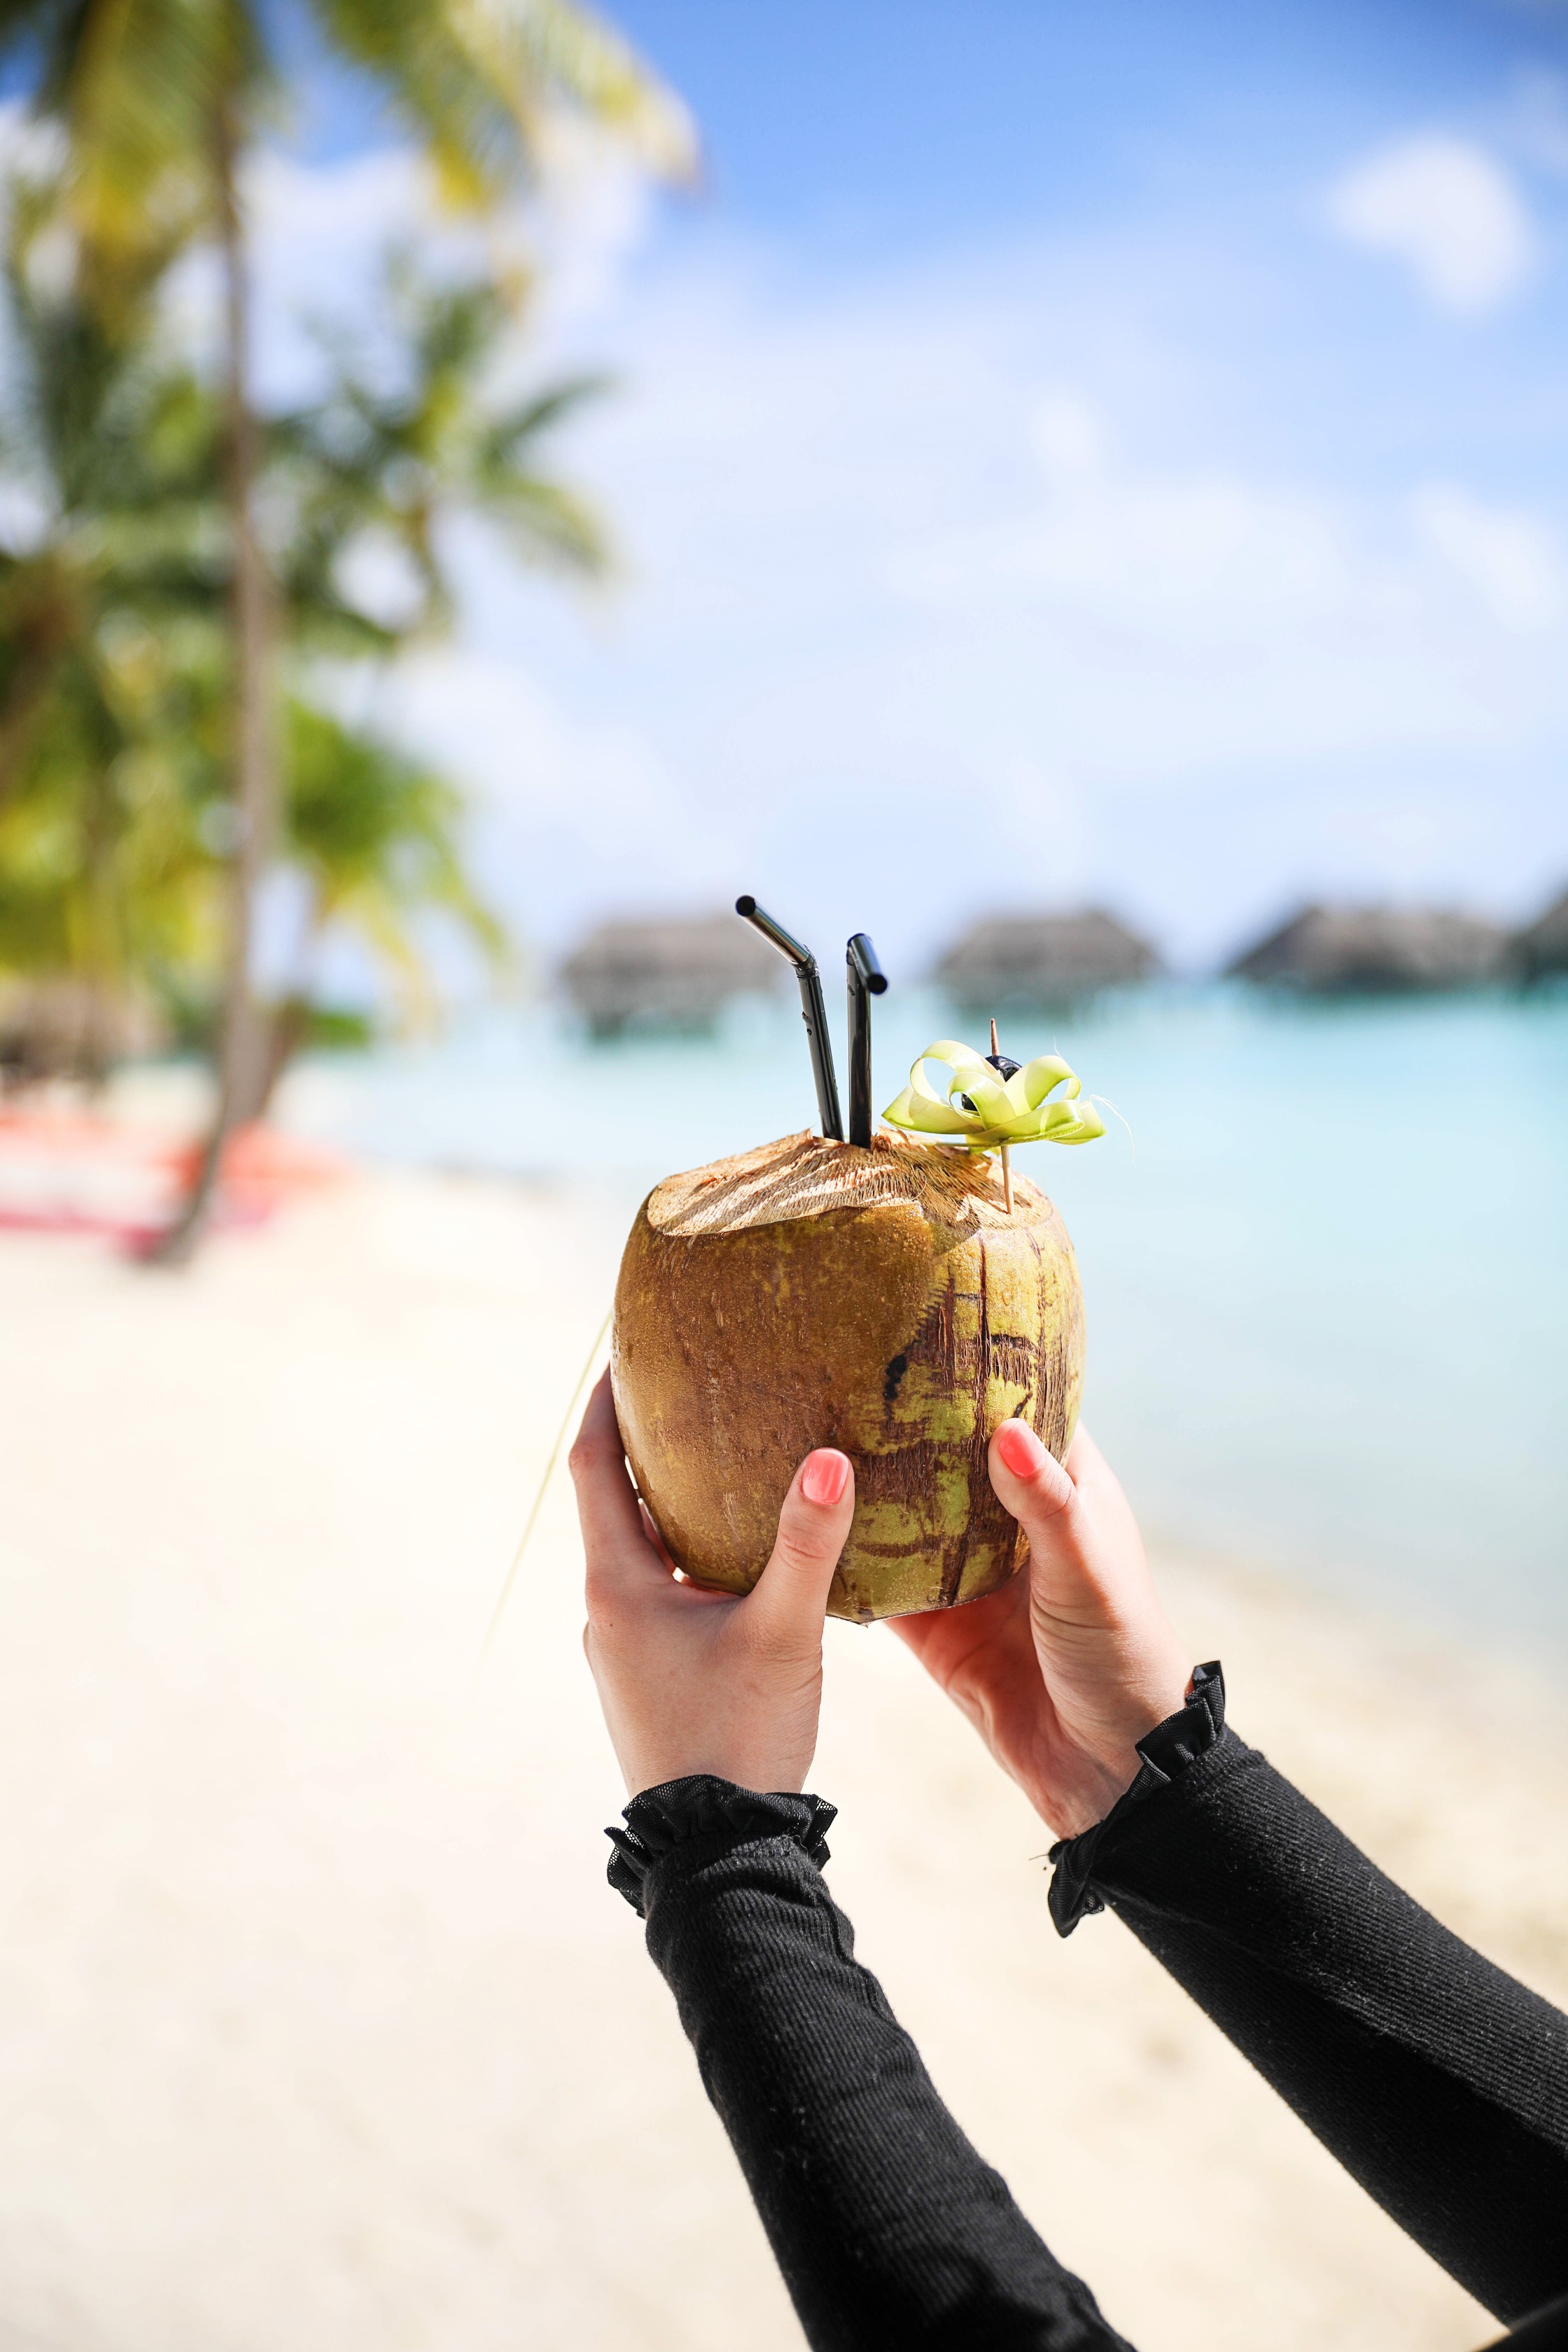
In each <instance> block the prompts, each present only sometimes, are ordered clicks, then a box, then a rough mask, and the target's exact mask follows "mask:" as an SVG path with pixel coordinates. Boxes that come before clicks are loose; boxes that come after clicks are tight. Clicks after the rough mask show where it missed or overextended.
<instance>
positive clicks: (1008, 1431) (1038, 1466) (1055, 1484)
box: [987, 1421, 1077, 1536]
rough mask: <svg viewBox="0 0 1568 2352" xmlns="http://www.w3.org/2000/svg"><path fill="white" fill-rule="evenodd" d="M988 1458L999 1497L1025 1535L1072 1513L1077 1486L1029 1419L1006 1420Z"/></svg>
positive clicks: (993, 1442) (997, 1497)
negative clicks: (1048, 1449) (1038, 1435)
mask: <svg viewBox="0 0 1568 2352" xmlns="http://www.w3.org/2000/svg"><path fill="white" fill-rule="evenodd" d="M987 1461H988V1464H989V1467H990V1471H991V1484H992V1486H993V1487H994V1489H995V1492H996V1499H997V1501H998V1502H999V1503H1001V1504H1002V1505H1003V1506H1004V1507H1005V1509H1007V1510H1009V1511H1011V1512H1012V1514H1013V1517H1015V1518H1016V1520H1017V1522H1018V1525H1019V1526H1020V1527H1021V1528H1023V1530H1024V1533H1025V1534H1026V1536H1032V1535H1033V1534H1034V1533H1035V1531H1037V1530H1038V1531H1040V1532H1042V1533H1043V1532H1044V1531H1045V1529H1046V1528H1048V1527H1050V1526H1051V1525H1052V1523H1053V1522H1054V1521H1058V1520H1060V1519H1061V1518H1062V1517H1063V1516H1064V1515H1065V1514H1068V1513H1070V1512H1071V1510H1072V1507H1073V1505H1074V1503H1075V1501H1076V1499H1077V1490H1076V1488H1075V1487H1074V1486H1073V1482H1072V1480H1071V1479H1070V1478H1069V1477H1068V1474H1067V1472H1066V1471H1065V1470H1064V1469H1063V1467H1062V1465H1061V1464H1060V1463H1059V1462H1058V1460H1057V1458H1056V1456H1055V1454H1051V1453H1050V1452H1048V1451H1047V1448H1046V1447H1045V1446H1044V1445H1042V1444H1041V1443H1040V1441H1039V1439H1038V1438H1037V1436H1036V1434H1035V1433H1034V1431H1033V1430H1032V1429H1031V1428H1030V1426H1029V1424H1028V1423H1027V1422H1026V1421H1005V1422H1004V1423H1002V1426H1001V1428H1000V1429H998V1430H997V1431H996V1433H995V1434H994V1437H993V1438H992V1440H991V1444H990V1448H989V1452H988V1454H987Z"/></svg>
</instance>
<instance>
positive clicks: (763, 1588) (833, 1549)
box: [745, 1445, 855, 1643]
mask: <svg viewBox="0 0 1568 2352" xmlns="http://www.w3.org/2000/svg"><path fill="white" fill-rule="evenodd" d="M854 1516H855V1469H854V1465H853V1464H852V1463H851V1462H850V1459H849V1457H848V1455H847V1454H840V1453H838V1452H837V1449H836V1448H835V1447H833V1446H831V1445H822V1446H818V1448H817V1450H816V1453H815V1454H807V1455H806V1457H805V1461H804V1462H803V1463H802V1464H801V1465H800V1468H799V1469H798V1470H797V1471H796V1472H795V1476H794V1477H793V1478H792V1479H791V1481H790V1489H789V1493H788V1494H787V1495H786V1496H784V1508H783V1510H782V1511H781V1512H780V1513H779V1532H778V1540H777V1542H776V1543H775V1544H774V1545H773V1551H772V1554H771V1556H770V1558H769V1560H768V1564H767V1566H766V1568H764V1569H763V1572H762V1574H761V1576H760V1577H759V1578H758V1579H757V1581H756V1583H755V1585H754V1586H753V1587H752V1593H751V1597H750V1599H749V1600H748V1601H746V1603H745V1607H746V1612H747V1614H748V1615H749V1616H751V1617H752V1618H753V1619H754V1620H755V1622H756V1626H757V1630H758V1632H759V1633H763V1635H764V1636H765V1637H767V1638H770V1639H772V1640H773V1641H775V1642H779V1643H786V1642H795V1641H799V1642H803V1643H815V1642H817V1641H819V1640H820V1638H821V1634H822V1621H823V1618H824V1616H825V1615H826V1611H827V1591H828V1587H829V1586H830V1585H831V1584H832V1582H833V1571H834V1570H835V1569H836V1568H837V1565H838V1555H839V1553H840V1552H841V1551H842V1550H843V1549H844V1545H845V1540H846V1538H847V1536H848V1533H849V1522H850V1520H851V1519H852V1518H853V1517H854Z"/></svg>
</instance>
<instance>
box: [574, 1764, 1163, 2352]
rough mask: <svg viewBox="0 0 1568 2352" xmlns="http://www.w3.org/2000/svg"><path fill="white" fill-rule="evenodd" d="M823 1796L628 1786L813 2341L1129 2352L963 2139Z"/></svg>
mask: <svg viewBox="0 0 1568 2352" xmlns="http://www.w3.org/2000/svg"><path fill="white" fill-rule="evenodd" d="M832 1818H833V1811H832V1808H831V1807H830V1806H826V1805H823V1804H822V1803H821V1802H820V1801H818V1800H817V1799H816V1798H814V1797H788V1796H758V1795H756V1794H754V1793H753V1792H752V1791H751V1790H744V1789H738V1788H736V1787H734V1786H733V1785H732V1783H731V1782H729V1781H727V1780H714V1779H712V1778H710V1777H709V1776H706V1775H703V1776H700V1777H698V1778H694V1779H692V1780H676V1781H671V1782H670V1783H669V1784H668V1786H666V1787H664V1788H660V1789H651V1790H647V1791H645V1793H644V1794H643V1795H642V1796H640V1797H637V1798H634V1800H633V1801H632V1802H631V1804H630V1805H628V1806H627V1808H626V1822H627V1825H628V1826H627V1829H626V1830H625V1831H618V1830H617V1831H612V1832H611V1833H610V1834H611V1836H612V1838H613V1839H614V1840H615V1843H616V1848H617V1853H616V1859H615V1861H614V1862H613V1863H612V1864H611V1866H610V1877H611V1883H612V1884H613V1885H617V1886H619V1887H620V1889H621V1891H622V1893H623V1894H625V1895H626V1896H627V1897H628V1899H629V1900H631V1901H632V1902H633V1903H634V1904H636V1906H637V1908H638V1909H639V1910H641V1911H642V1912H643V1914H644V1916H645V1917H646V1918H647V1946H648V1950H649V1951H650V1952H651V1953H652V1955H653V1958H654V1959H655V1960H656V1961H657V1962H658V1967H659V1968H660V1969H661V1970H662V1971H663V1973H664V1976H665V1977H666V1979H668V1983H669V1986H670V1989H671V1990H672V1991H673V1992H674V1994H675V1998H676V2001H677V2004H678V2006H679V2011H680V2021H681V2023H682V2024H683V2025H684V2027H685V2028H686V2031H687V2033H688V2035H689V2037H690V2040H691V2043H692V2047H693V2048H694V2050H695V2051H696V2053H697V2063H698V2065H699V2066H700V2069H701V2073H702V2080H703V2083H704V2084H705V2085H706V2087H707V2091H708V2095H709V2097H710V2099H711V2100H712V2102H713V2105H714V2106H715V2107H716V2108H717V2109H718V2112H719V2116H720V2118H721V2122H722V2123H723V2126H724V2128H725V2130H726V2131H727V2132H728V2133H729V2135H730V2139H731V2144H732V2145H733V2147H734V2150H735V2153H736V2155H737V2156H738V2158H740V2161H741V2168H742V2171H743V2172H744V2174H745V2176H746V2181H747V2185H748V2187H749V2188H750V2189H751V2192H752V2197H753V2198H754V2200H756V2206H757V2210H758V2212H759V2213H760V2214H761V2216H762V2219H763V2227H764V2228H765V2230H766V2231H767V2233H768V2237H769V2240H770V2242H771V2243H772V2245H773V2252H774V2255H775V2256H776V2257H777V2260H778V2264H779V2268H780V2269H781V2271H782V2272H783V2273H784V2284H786V2286H787V2287H788V2289H789V2291H790V2294H791V2295H792V2296H793V2298H794V2301H795V2310H796V2312H797V2313H798V2315H799V2317H800V2322H801V2326H803V2328H804V2329H805V2334H806V2337H807V2340H808V2341H809V2342H810V2344H811V2345H812V2346H813V2347H816V2352H870V2347H878V2352H880V2347H886V2346H892V2345H897V2346H899V2347H943V2352H969V2347H973V2352H981V2347H984V2352H1004V2347H1030V2352H1128V2347H1126V2346H1125V2345H1124V2344H1123V2341H1122V2338H1121V2336H1118V2335H1116V2333H1115V2332H1114V2330H1113V2329H1111V2328H1110V2326H1107V2324H1106V2322H1105V2320H1104V2319H1103V2318H1101V2316H1100V2312H1099V2309H1098V2308H1097V2306H1096V2304H1095V2301H1094V2297H1093V2296H1092V2295H1091V2294H1089V2290H1088V2288H1087V2287H1086V2286H1084V2285H1083V2284H1081V2282H1080V2281H1079V2280H1078V2279H1076V2278H1074V2277H1073V2276H1072V2275H1071V2273H1068V2272H1067V2271H1065V2270H1063V2268H1062V2267H1061V2265H1060V2263H1058V2262H1057V2261H1056V2259H1055V2257H1054V2256H1053V2255H1052V2254H1051V2252H1049V2250H1048V2248H1047V2246H1046V2245H1045V2244H1044V2243H1043V2242H1041V2240H1040V2239H1039V2237H1038V2236H1037V2234H1036V2232H1035V2231H1034V2230H1032V2229H1031V2228H1030V2226H1029V2224H1028V2222H1027V2221H1026V2220H1025V2218H1024V2216H1023V2214H1022V2213H1021V2212H1020V2211H1019V2210H1018V2208H1017V2206H1016V2204H1015V2203H1014V2201H1013V2199H1012V2197H1011V2196H1010V2195H1009V2193H1008V2190H1007V2186H1006V2183H1005V2181H1004V2180H1003V2179H1002V2178H1001V2176H1000V2175H999V2174H998V2173H995V2172H994V2171H993V2170H992V2169H991V2168H990V2166H989V2165H987V2164H985V2163H984V2162H983V2161H982V2159H981V2158H980V2157H979V2156H978V2155H977V2154H976V2153H975V2151H974V2149H973V2147H971V2146H970V2144H969V2142H968V2140H967V2139H965V2137H964V2136H963V2133H962V2132H961V2131H960V2130H959V2128H958V2126H957V2125H956V2124H955V2123H954V2121H953V2119H952V2116H951V2115H949V2113H948V2111H947V2109H946V2108H945V2107H944V2106H943V2105H942V2101H941V2099H940V2098H939V2097H938V2096H937V2094H936V2090H935V2088H934V2086H933V2084H932V2083H931V2077H930V2076H929V2075H928V2074H927V2073H926V2071H925V2068H924V2067H923V2066H922V2065H921V2061H920V2056H919V2053H918V2052H917V2051H916V2049H915V2047H914V2044H913V2043H912V2042H910V2038H909V2036H908V2034H907V2033H905V2032H902V2030H901V2029H900V2026H899V2024H898V2021H897V2020H896V2019H895V2018H894V2016H893V2013H892V2011H891V2010H890V2009H889V2006H888V2003H887V2000H886V1999H885V1998H884V1996H883V1993H882V1990H881V1987H880V1986H879V1984H878V1982H877V1980H876V1979H875V1977H873V1976H871V1975H870V1974H869V1973H868V1971H867V1970H866V1969H863V1968H861V1967H860V1966H859V1965H858V1962H857V1961H856V1958H855V1956H854V1939H853V1935H852V1932H851V1929H850V1926H849V1922H848V1920H847V1919H846V1917H845V1916H844V1914H843V1913H842V1912H841V1911H840V1910H838V1908H837V1906H836V1905H835V1904H834V1903H833V1901H832V1899H831V1897H830V1896H829V1895H828V1893H827V1889H826V1885H825V1884H824V1882H823V1877H822V1871H821V1867H820V1865H821V1864H822V1863H824V1862H826V1858H827V1849H826V1845H825V1844H824V1843H822V1832H823V1831H824V1829H826V1826H827V1824H828V1822H831V1820H832Z"/></svg>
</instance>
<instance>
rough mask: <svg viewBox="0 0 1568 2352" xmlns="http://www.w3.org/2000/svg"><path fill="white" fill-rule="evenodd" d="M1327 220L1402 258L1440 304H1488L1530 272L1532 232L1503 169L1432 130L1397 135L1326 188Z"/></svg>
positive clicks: (1464, 309) (1467, 307) (1470, 307)
mask: <svg viewBox="0 0 1568 2352" xmlns="http://www.w3.org/2000/svg"><path fill="white" fill-rule="evenodd" d="M1327 217H1328V220H1329V224H1330V226H1331V227H1332V228H1334V229H1335V230H1337V232H1338V233H1339V235H1340V236H1342V237H1345V238H1347V239H1348V240H1349V242H1350V243H1352V245H1359V246H1363V247H1365V248H1366V249H1367V250H1368V251H1370V252H1374V253H1385V254H1388V255H1390V256H1392V257H1393V258H1394V259H1395V260H1398V261H1403V262H1405V263H1406V264H1407V265H1408V266H1409V268H1411V269H1412V270H1414V272H1415V276H1416V278H1417V279H1418V280H1419V281H1420V284H1421V286H1422V287H1423V289H1425V291H1426V293H1427V294H1429V295H1430V296H1431V298H1432V299H1433V300H1434V301H1435V302H1436V303H1439V304H1440V305H1441V306H1442V307H1443V308H1444V309H1445V310H1454V311H1458V312H1460V313H1464V314H1468V313H1475V312H1479V311H1482V310H1492V309H1494V308H1495V307H1496V306H1497V305H1498V304H1499V303H1500V302H1504V301H1506V300H1507V299H1508V298H1509V297H1510V295H1511V294H1515V293H1517V292H1518V291H1519V289H1520V288H1521V286H1522V285H1523V284H1524V283H1525V281H1526V280H1527V279H1528V278H1529V277H1530V276H1531V272H1532V270H1533V268H1534V266H1535V261H1536V238H1535V232H1534V228H1533V226H1532V224H1531V218H1530V215H1529V213H1528V212H1527V211H1526V209H1525V205H1524V201H1523V199H1522V197H1521V194H1520V193H1519V190H1518V188H1517V187H1516V186H1515V184H1514V182H1513V180H1512V179H1511V178H1510V175H1509V173H1507V172H1505V171H1504V169H1503V167H1502V166H1501V164H1500V163H1497V162H1496V161H1495V160H1494V159H1493V158H1492V157H1491V156H1490V155H1489V154H1488V153H1487V152H1486V151H1485V150H1484V149H1483V148H1480V147H1478V146H1476V145H1475V144H1474V143H1473V142H1470V141H1468V140H1465V139H1455V138H1448V137H1442V136H1438V135H1436V134H1433V135H1428V136H1425V137H1420V138H1413V139H1404V140H1400V141H1398V142H1395V143H1394V145H1392V146H1389V147H1384V148H1381V149H1380V150H1379V151H1378V152H1376V153H1375V154H1373V155H1370V156H1368V157H1367V158H1366V159H1365V161H1364V162H1363V163H1357V164H1355V165H1353V166H1352V168H1351V170H1349V171H1348V172H1346V173H1344V174H1343V175H1342V178H1340V179H1339V180H1338V181H1336V182H1335V184H1334V185H1333V186H1332V188H1331V189H1330V191H1329V194H1328V200H1327Z"/></svg>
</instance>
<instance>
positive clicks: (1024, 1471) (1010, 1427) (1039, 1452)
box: [996, 1421, 1046, 1478]
mask: <svg viewBox="0 0 1568 2352" xmlns="http://www.w3.org/2000/svg"><path fill="white" fill-rule="evenodd" d="M996 1451H997V1453H998V1454H1000V1455H1001V1456H1002V1460H1003V1462H1004V1464H1005V1466H1006V1467H1007V1468H1008V1469H1009V1470H1011V1472H1012V1473H1013V1475H1014V1477H1015V1478H1032V1477H1033V1476H1034V1475H1035V1473H1036V1471H1037V1469H1038V1468H1039V1466H1040V1465H1041V1463H1042V1462H1043V1461H1044V1460H1045V1458H1046V1449H1045V1447H1044V1446H1043V1445H1042V1444H1040V1441H1039V1439H1038V1438H1037V1436H1036V1435H1035V1433H1034V1431H1033V1430H1032V1429H1031V1428H1030V1427H1029V1424H1028V1423H1027V1422H1026V1421H1005V1422H1004V1423H1002V1426H1001V1428H1000V1429H999V1430H998V1431H997V1432H996Z"/></svg>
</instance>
